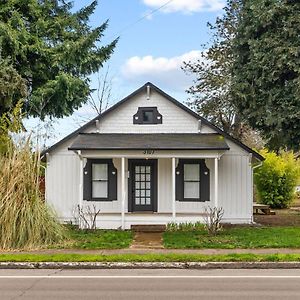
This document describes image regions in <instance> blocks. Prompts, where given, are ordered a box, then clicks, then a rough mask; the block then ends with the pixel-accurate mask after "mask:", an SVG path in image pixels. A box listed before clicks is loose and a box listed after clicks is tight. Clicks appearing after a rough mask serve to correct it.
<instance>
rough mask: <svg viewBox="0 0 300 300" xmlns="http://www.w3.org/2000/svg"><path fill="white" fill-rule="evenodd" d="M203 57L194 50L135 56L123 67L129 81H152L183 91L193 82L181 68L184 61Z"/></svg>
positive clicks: (123, 73)
mask: <svg viewBox="0 0 300 300" xmlns="http://www.w3.org/2000/svg"><path fill="white" fill-rule="evenodd" d="M198 59H201V51H198V50H193V51H190V52H187V53H184V54H182V55H180V56H175V57H170V58H168V57H153V56H151V55H148V56H143V57H139V56H133V57H131V58H129V59H128V60H127V61H126V62H125V64H124V65H123V66H122V68H121V72H122V75H123V77H124V78H125V79H126V80H128V81H137V80H138V81H141V82H144V81H152V82H153V83H154V84H158V85H161V86H166V87H169V88H172V89H177V90H181V91H183V90H184V89H186V88H187V87H189V86H190V85H191V83H192V79H193V78H191V77H190V76H187V75H186V74H185V73H184V72H183V70H182V69H181V67H182V65H183V62H184V61H185V62H188V61H196V60H198Z"/></svg>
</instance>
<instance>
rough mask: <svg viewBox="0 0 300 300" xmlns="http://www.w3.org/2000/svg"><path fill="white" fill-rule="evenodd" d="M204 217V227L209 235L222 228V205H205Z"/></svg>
mask: <svg viewBox="0 0 300 300" xmlns="http://www.w3.org/2000/svg"><path fill="white" fill-rule="evenodd" d="M204 212H205V217H204V223H205V225H204V227H205V229H206V230H207V232H208V234H209V235H216V234H217V232H218V231H220V230H221V229H222V225H221V221H222V218H223V215H224V209H223V208H222V207H210V206H208V207H206V208H205V210H204Z"/></svg>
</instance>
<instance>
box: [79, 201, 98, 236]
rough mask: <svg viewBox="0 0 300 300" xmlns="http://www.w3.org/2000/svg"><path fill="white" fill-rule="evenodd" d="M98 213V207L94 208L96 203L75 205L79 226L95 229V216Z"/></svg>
mask: <svg viewBox="0 0 300 300" xmlns="http://www.w3.org/2000/svg"><path fill="white" fill-rule="evenodd" d="M99 214H100V209H97V208H96V205H95V204H93V205H86V206H80V205H77V211H76V217H75V219H78V223H79V226H80V227H81V228H84V229H88V230H96V221H97V216H98V215H99Z"/></svg>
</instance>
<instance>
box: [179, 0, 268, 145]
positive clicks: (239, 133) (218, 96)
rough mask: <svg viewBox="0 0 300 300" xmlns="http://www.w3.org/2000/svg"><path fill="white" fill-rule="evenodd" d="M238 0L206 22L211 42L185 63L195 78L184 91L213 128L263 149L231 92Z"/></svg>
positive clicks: (233, 0) (185, 68) (232, 0)
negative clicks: (197, 56) (210, 34)
mask: <svg viewBox="0 0 300 300" xmlns="http://www.w3.org/2000/svg"><path fill="white" fill-rule="evenodd" d="M241 5H242V4H241V0H229V1H228V2H227V6H226V7H225V8H224V14H223V16H222V17H217V19H216V21H215V23H214V24H211V23H208V28H209V30H210V31H211V32H212V41H211V42H210V43H208V44H206V45H203V47H204V50H203V52H202V58H201V59H199V60H198V61H196V62H184V67H183V69H184V71H185V72H186V73H187V74H193V75H195V76H196V79H195V80H194V85H193V86H191V87H190V88H189V89H188V90H187V92H188V93H189V94H190V95H191V96H192V98H191V99H190V101H189V102H188V104H189V105H190V106H191V107H192V109H194V110H196V111H197V112H198V113H200V114H201V115H203V116H204V117H206V118H207V119H208V120H210V121H211V122H212V123H214V124H215V125H216V126H218V127H220V128H221V129H223V130H224V131H225V132H227V133H229V134H231V135H232V136H234V137H235V138H238V139H240V140H242V141H243V142H244V143H246V144H247V145H248V146H249V147H251V148H262V147H263V145H264V141H263V140H262V138H261V136H260V134H259V133H258V131H256V130H253V129H251V128H250V126H248V124H247V123H246V122H244V121H243V120H242V119H241V116H240V112H239V111H238V109H237V107H236V103H235V101H234V95H233V94H232V91H231V82H232V75H231V72H232V65H233V62H234V56H233V54H232V42H233V39H234V37H235V36H236V28H237V26H238V16H239V12H240V8H241Z"/></svg>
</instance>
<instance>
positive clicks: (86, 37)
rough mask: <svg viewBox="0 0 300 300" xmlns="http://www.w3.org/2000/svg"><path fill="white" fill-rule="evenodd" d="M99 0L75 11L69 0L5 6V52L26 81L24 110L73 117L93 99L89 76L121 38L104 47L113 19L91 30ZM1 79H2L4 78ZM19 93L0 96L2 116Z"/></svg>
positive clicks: (14, 1) (0, 24) (1, 19)
mask: <svg viewBox="0 0 300 300" xmlns="http://www.w3.org/2000/svg"><path fill="white" fill-rule="evenodd" d="M96 5H97V1H93V2H92V3H91V4H90V5H88V6H86V7H84V8H82V9H80V10H79V11H77V12H72V8H73V4H72V2H69V1H66V0H7V1H5V2H4V3H3V2H2V3H1V5H0V51H1V57H2V58H3V59H9V60H10V62H11V68H12V70H14V71H15V72H16V74H18V75H19V76H20V78H22V79H23V80H24V82H25V84H26V87H27V91H28V96H27V97H26V99H25V101H24V106H23V107H24V109H25V111H26V113H27V115H28V116H34V117H39V118H41V119H44V118H45V117H46V116H49V117H63V116H67V115H70V114H72V113H73V112H74V110H76V109H77V108H79V107H80V106H81V105H82V104H83V103H85V102H86V101H87V99H88V96H89V93H90V88H89V79H88V77H89V75H91V74H92V73H94V72H96V71H98V69H99V68H101V67H102V65H103V63H104V62H105V61H107V60H108V59H109V58H110V56H111V54H112V53H113V50H114V48H115V46H116V43H117V39H116V40H114V41H113V42H111V43H109V44H108V45H104V46H102V45H100V41H101V38H102V37H103V35H104V31H105V29H106V28H107V26H108V21H106V22H104V23H103V24H101V25H100V26H99V27H96V28H91V26H90V25H89V18H90V16H91V14H92V13H93V12H94V10H95V8H96ZM0 79H1V78H0ZM19 96H20V95H17V94H15V95H13V96H12V97H8V98H7V97H6V98H5V99H4V98H2V97H0V115H1V114H3V113H4V112H5V111H6V110H7V109H8V108H10V109H11V108H13V107H14V106H15V105H16V103H17V102H18V100H19V98H20V97H19Z"/></svg>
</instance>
